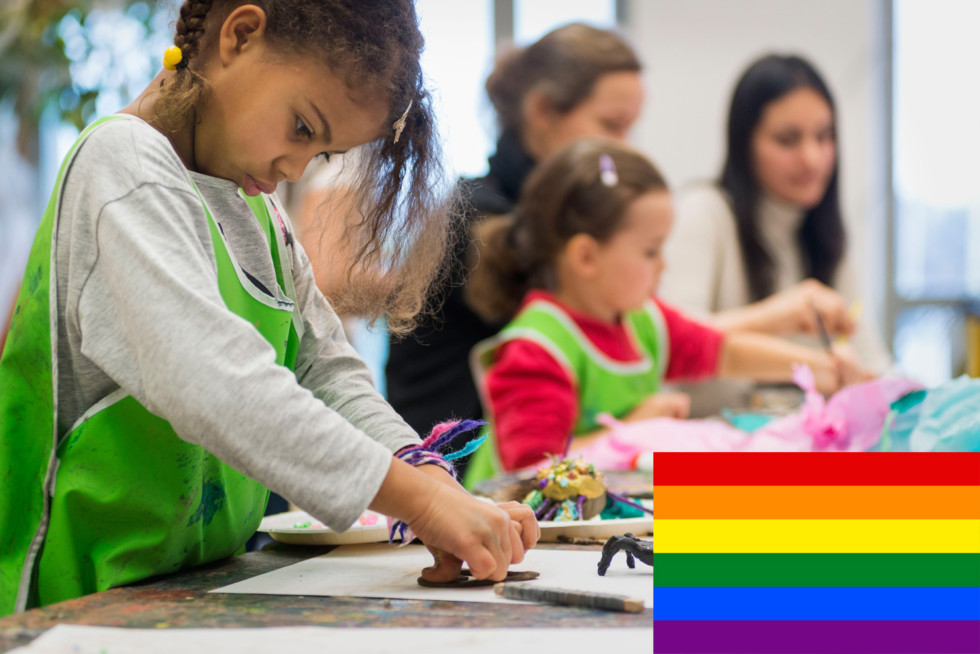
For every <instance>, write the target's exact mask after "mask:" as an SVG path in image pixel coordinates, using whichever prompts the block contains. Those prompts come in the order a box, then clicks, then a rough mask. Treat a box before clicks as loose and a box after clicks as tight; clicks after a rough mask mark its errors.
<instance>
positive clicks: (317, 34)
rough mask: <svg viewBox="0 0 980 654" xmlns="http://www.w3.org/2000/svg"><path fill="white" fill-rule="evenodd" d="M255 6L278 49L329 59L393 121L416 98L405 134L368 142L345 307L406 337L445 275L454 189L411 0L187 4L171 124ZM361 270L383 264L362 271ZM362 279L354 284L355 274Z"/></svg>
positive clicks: (204, 90)
mask: <svg viewBox="0 0 980 654" xmlns="http://www.w3.org/2000/svg"><path fill="white" fill-rule="evenodd" d="M243 4H253V5H256V6H257V7H259V8H261V9H262V10H263V11H264V12H265V14H266V28H265V35H266V38H267V39H268V43H269V47H270V48H271V49H272V50H273V51H274V52H281V53H283V54H290V55H295V54H302V55H304V56H305V55H309V56H316V57H321V58H322V59H323V61H324V62H325V63H326V64H327V65H328V66H329V67H330V69H331V71H332V72H334V74H336V75H338V77H340V78H341V79H343V80H344V81H345V83H346V84H347V85H348V86H349V87H351V88H355V87H356V88H364V89H367V90H369V91H372V92H375V93H377V94H379V95H380V97H383V98H384V99H385V100H386V103H387V106H388V118H387V121H388V124H392V123H394V122H395V121H396V120H398V119H399V117H401V116H402V114H403V113H404V112H405V109H406V107H408V106H409V103H411V111H409V112H408V114H407V116H406V120H405V126H404V129H403V130H402V133H401V137H400V138H399V139H398V142H397V143H396V142H395V140H394V139H393V138H392V134H390V133H389V134H387V135H384V136H383V137H381V138H379V139H377V140H375V141H372V142H371V143H368V144H365V146H363V147H362V148H361V153H360V155H361V156H358V157H356V161H357V166H358V168H359V170H358V173H359V174H358V175H357V183H356V184H355V186H354V188H355V191H354V192H355V193H356V199H355V201H354V202H353V205H354V206H356V207H357V208H358V211H359V220H356V221H355V222H354V227H355V228H356V229H359V230H362V231H363V233H364V234H365V235H366V237H365V238H359V239H358V242H359V243H360V245H359V251H358V252H357V256H356V257H355V258H354V260H353V261H352V262H351V268H350V274H349V277H350V278H351V280H352V287H351V289H350V293H349V298H348V300H347V305H346V306H347V308H348V309H350V310H355V311H356V312H357V313H359V314H361V315H364V316H366V317H369V318H372V319H375V318H379V317H382V316H384V317H386V318H387V321H388V327H389V329H390V330H391V331H392V332H394V333H396V334H398V333H406V332H408V331H410V330H411V329H412V327H413V326H414V324H415V318H416V316H417V314H418V313H419V311H420V310H421V309H422V308H423V307H424V306H425V297H426V295H427V294H428V292H429V289H430V288H432V287H433V286H434V285H435V284H436V283H437V281H438V280H439V279H440V278H441V276H442V275H443V274H445V272H444V268H445V264H444V263H443V262H444V260H445V257H444V256H443V253H444V252H445V250H446V248H447V246H448V244H449V243H448V241H449V238H450V235H451V234H452V233H453V230H452V229H451V228H450V216H452V215H453V213H452V212H451V211H450V209H451V208H452V207H451V206H450V205H451V203H452V202H453V200H452V198H451V197H447V194H446V193H444V190H445V189H448V188H449V186H448V184H446V183H445V173H444V170H443V167H442V157H441V151H440V148H439V145H438V141H437V139H436V129H435V118H434V115H433V111H432V103H431V98H430V95H429V93H428V92H427V91H426V89H425V85H424V80H423V76H422V70H421V67H420V65H419V58H420V56H421V53H422V48H423V45H424V41H423V38H422V35H421V33H420V31H419V27H418V18H417V16H416V13H415V8H414V6H413V3H412V2H411V0H249V1H248V2H245V1H244V0H186V1H185V2H184V4H183V5H182V6H181V8H180V16H179V18H178V20H177V25H176V33H175V35H174V45H177V46H179V47H180V48H181V51H182V54H183V56H184V57H185V58H186V59H187V60H188V65H187V66H186V67H183V68H179V69H178V70H177V71H176V74H175V75H174V78H173V81H172V82H171V83H169V84H165V85H164V86H163V88H162V89H161V90H160V96H159V99H158V100H157V102H156V105H155V108H154V111H155V114H156V115H155V117H156V119H157V121H158V122H159V124H160V125H161V127H162V128H163V130H164V131H166V132H168V133H174V132H176V131H177V130H179V129H181V128H182V127H184V126H186V125H187V124H188V122H189V121H191V120H194V116H195V110H196V108H197V107H198V106H200V105H201V104H202V103H205V102H207V98H208V93H209V88H208V82H207V79H206V78H205V77H204V76H203V75H202V74H201V71H202V70H203V69H204V61H206V60H207V59H208V57H209V56H210V54H211V53H212V52H213V51H214V49H215V48H216V47H217V34H218V32H219V30H220V26H221V25H222V24H223V23H224V21H225V19H226V18H227V17H228V16H229V15H230V14H231V12H232V11H233V10H234V9H236V8H237V7H239V6H241V5H243ZM360 270H371V271H373V272H372V274H370V275H357V274H356V272H357V271H360ZM355 277H356V278H357V279H358V280H359V281H360V284H355V283H353V282H354V278H355Z"/></svg>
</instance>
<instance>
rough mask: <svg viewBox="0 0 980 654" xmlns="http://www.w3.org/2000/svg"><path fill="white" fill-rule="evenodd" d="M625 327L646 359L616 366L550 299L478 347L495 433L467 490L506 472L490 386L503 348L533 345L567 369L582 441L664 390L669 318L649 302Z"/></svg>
mask: <svg viewBox="0 0 980 654" xmlns="http://www.w3.org/2000/svg"><path fill="white" fill-rule="evenodd" d="M624 322H625V325H626V330H627V333H628V334H629V336H630V339H631V340H632V342H633V347H634V349H635V350H636V351H637V352H638V353H639V354H640V359H639V360H638V361H635V362H629V363H625V362H622V361H615V360H614V359H611V358H609V357H608V356H607V355H605V354H603V353H602V352H600V351H599V349H598V348H596V346H595V345H594V344H593V343H592V342H591V341H590V340H589V338H588V337H587V336H586V335H585V334H584V333H583V332H582V330H581V329H580V328H579V327H578V325H576V324H575V321H574V320H573V319H572V318H571V316H569V315H568V314H567V313H566V312H565V311H564V310H563V309H562V308H561V307H559V306H558V305H557V304H555V303H553V302H549V301H548V300H545V299H538V300H534V301H533V302H531V303H529V304H528V305H527V306H526V307H524V309H522V310H521V311H520V313H518V314H517V316H516V317H515V318H514V319H513V320H512V321H511V322H510V323H508V324H507V326H506V327H504V329H503V330H501V332H500V333H499V334H497V335H496V336H494V337H492V338H489V339H487V340H485V341H482V342H480V343H477V345H476V346H475V347H474V348H473V353H472V356H471V365H472V368H473V370H474V374H476V376H477V379H476V387H477V388H478V389H479V390H480V394H481V397H482V399H483V406H484V413H485V414H486V416H487V420H488V421H491V428H490V437H489V438H488V439H487V443H484V445H483V447H481V448H480V449H479V450H477V451H476V453H475V454H474V455H473V458H472V460H471V461H470V464H469V467H468V468H467V469H466V475H465V478H464V486H466V488H472V487H473V485H474V484H476V483H478V482H480V481H483V480H484V479H489V478H490V477H493V476H495V475H496V474H497V473H498V472H500V471H501V470H502V469H503V466H502V465H501V463H500V454H499V450H498V448H497V443H496V439H495V437H494V435H493V428H492V420H491V419H492V415H491V413H492V412H491V405H490V398H489V396H488V394H487V390H486V381H485V380H486V374H487V372H488V371H489V370H490V368H491V367H492V366H493V364H494V363H496V360H497V355H498V353H499V351H500V348H501V346H503V345H504V344H505V343H507V342H509V341H513V340H517V339H521V340H527V341H532V342H534V343H537V344H538V345H539V346H541V347H542V348H543V349H544V350H545V351H547V352H548V353H549V354H550V355H551V356H552V358H554V360H555V361H557V362H558V364H559V365H561V367H562V368H563V369H564V370H565V372H566V374H567V375H568V377H569V379H571V380H572V383H573V384H574V386H575V389H576V394H577V396H578V406H579V412H578V418H577V420H576V422H575V426H574V427H573V430H572V434H571V436H579V435H582V434H587V433H589V432H592V431H595V430H596V429H599V428H600V427H601V425H600V424H599V423H598V422H597V420H596V419H597V418H598V416H599V415H600V414H603V413H608V414H610V415H612V416H613V417H614V418H621V417H622V416H624V415H626V414H627V413H629V412H630V411H632V410H633V409H634V408H635V407H636V406H637V405H638V404H640V402H642V401H643V400H644V399H646V398H647V397H648V396H650V395H652V394H654V393H656V392H657V391H658V390H659V389H660V380H661V378H662V377H663V375H664V372H665V370H666V365H667V359H668V353H669V351H670V348H669V341H668V334H667V328H666V324H665V322H664V318H663V314H662V313H661V312H660V309H659V308H658V307H657V305H656V303H655V302H653V300H648V301H647V302H645V303H644V306H643V308H642V309H639V310H637V311H631V312H629V313H627V314H626V315H625V316H624ZM554 454H559V455H560V454H562V453H561V452H554Z"/></svg>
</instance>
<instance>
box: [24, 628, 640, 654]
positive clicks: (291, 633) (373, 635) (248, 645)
mask: <svg viewBox="0 0 980 654" xmlns="http://www.w3.org/2000/svg"><path fill="white" fill-rule="evenodd" d="M610 633H611V632H610V631H609V630H608V629H573V630H570V629H439V630H438V631H434V630H432V629H331V628H325V627H275V628H272V627H270V628H266V629H119V628H115V627H89V626H81V625H58V626H56V627H54V628H53V629H50V630H48V631H46V632H45V633H44V634H42V635H41V637H40V638H38V639H37V640H35V641H34V642H32V643H31V644H30V645H28V646H26V647H22V648H19V649H16V650H13V651H12V652H11V654H68V653H71V654H172V653H173V652H182V653H183V654H193V653H195V652H207V653H209V654H213V653H214V652H235V654H270V653H273V652H295V653H300V652H350V653H351V654H355V653H356V654H390V653H391V652H425V654H459V653H460V652H466V654H499V652H504V651H506V652H509V653H512V654H513V653H518V652H534V653H535V654H540V652H547V651H552V650H554V649H555V647H556V643H569V642H574V646H575V649H576V650H581V651H585V652H589V651H593V652H601V651H607V650H608V649H609V643H610ZM614 634H615V641H616V649H617V650H621V651H624V652H649V651H652V649H653V622H652V621H651V623H650V628H649V629H617V630H616V631H615V632H614ZM559 649H561V648H559Z"/></svg>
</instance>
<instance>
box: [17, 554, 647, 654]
mask: <svg viewBox="0 0 980 654" xmlns="http://www.w3.org/2000/svg"><path fill="white" fill-rule="evenodd" d="M539 547H543V548H544V547H554V548H563V549H567V548H572V547H575V548H586V549H594V550H595V551H596V556H597V557H598V555H599V551H600V549H601V548H600V547H598V546H594V545H592V546H570V545H549V544H542V545H539ZM328 551H330V548H329V547H290V546H286V545H281V544H278V543H277V544H273V545H270V546H267V547H266V548H265V549H263V550H262V551H260V552H250V553H248V554H244V555H242V556H238V557H235V558H233V559H226V560H224V561H219V562H216V563H212V564H209V565H205V566H200V567H198V568H194V569H191V570H187V571H184V572H181V573H178V574H174V575H168V576H165V577H159V578H157V579H154V580H149V581H146V582H142V583H138V584H133V585H131V586H125V587H123V588H115V589H113V590H108V591H105V592H102V593H96V594H94V595H88V596H86V597H81V598H79V599H75V600H70V601H67V602H61V603H59V604H52V605H50V606H46V607H42V608H39V609H33V610H30V611H27V612H26V613H21V614H19V615H13V616H7V617H5V618H0V652H5V651H7V650H9V649H12V648H14V647H18V646H20V645H25V644H27V643H28V642H30V641H32V640H33V639H34V638H36V637H38V636H39V635H40V634H41V633H42V632H43V631H45V630H46V629H48V628H50V627H53V626H54V625H56V624H58V623H62V622H64V623H72V624H86V625H102V626H111V627H130V628H141V629H148V628H149V629H151V628H161V629H165V628H169V627H175V628H179V627H199V628H219V627H265V626H279V627H281V626H300V625H304V626H316V627H357V628H367V627H370V628H387V627H437V628H438V627H443V628H454V627H455V628H462V627H483V628H497V627H501V628H503V627H510V628H513V627H552V628H559V627H560V628H582V627H593V628H596V627H598V628H619V627H632V628H645V627H649V628H650V629H651V630H652V629H653V611H652V610H649V609H648V610H646V611H644V612H643V613H635V614H627V613H609V612H603V611H592V610H586V609H579V608H564V607H556V606H545V605H528V604H514V605H508V604H476V603H464V602H446V601H423V600H387V599H362V598H337V597H307V596H299V597H297V596H276V595H237V594H225V593H220V594H218V593H212V594H209V593H208V591H210V590H212V589H214V588H219V587H221V586H226V585H228V584H231V583H234V582H236V581H242V580H244V579H248V578H250V577H254V576H256V575H260V574H263V573H265V572H269V571H270V570H275V569H277V568H281V567H283V566H286V565H291V564H293V563H297V562H299V561H302V560H305V559H307V558H309V557H311V556H319V555H320V554H324V553H326V552H328Z"/></svg>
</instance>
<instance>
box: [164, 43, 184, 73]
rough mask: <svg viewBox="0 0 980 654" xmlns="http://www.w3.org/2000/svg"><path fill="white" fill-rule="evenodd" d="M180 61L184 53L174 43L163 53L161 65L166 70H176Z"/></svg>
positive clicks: (182, 59)
mask: <svg viewBox="0 0 980 654" xmlns="http://www.w3.org/2000/svg"><path fill="white" fill-rule="evenodd" d="M182 61H184V53H183V52H181V51H180V48H178V47H177V46H175V45H172V46H170V47H169V48H167V49H166V51H165V52H164V53H163V67H164V68H166V69H167V70H177V68H178V67H179V66H180V64H181V62H182ZM185 65H186V64H185Z"/></svg>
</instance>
